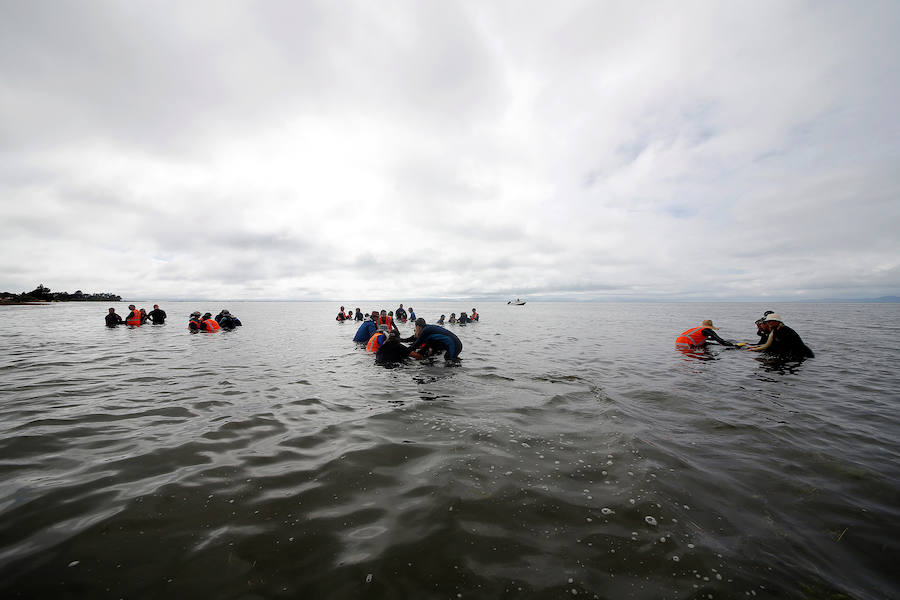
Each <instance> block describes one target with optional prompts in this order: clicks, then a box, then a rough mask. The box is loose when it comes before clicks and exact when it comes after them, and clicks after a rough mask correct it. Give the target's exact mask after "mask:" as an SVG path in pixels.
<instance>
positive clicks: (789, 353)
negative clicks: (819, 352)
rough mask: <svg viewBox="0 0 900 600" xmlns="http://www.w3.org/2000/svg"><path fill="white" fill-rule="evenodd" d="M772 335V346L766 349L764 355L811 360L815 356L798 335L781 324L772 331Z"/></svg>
mask: <svg viewBox="0 0 900 600" xmlns="http://www.w3.org/2000/svg"><path fill="white" fill-rule="evenodd" d="M773 333H774V334H775V338H774V339H773V340H772V345H771V346H769V347H768V348H766V350H765V352H766V353H768V354H777V355H778V356H784V357H787V358H813V357H814V356H815V354H813V351H812V350H811V349H810V347H809V346H807V345H806V344H804V343H803V340H802V339H801V338H800V335H799V334H798V333H797V332H796V331H794V330H793V329H791V328H790V327H788V326H787V325H784V324H782V326H781V327H779V328H778V329H775V330H773Z"/></svg>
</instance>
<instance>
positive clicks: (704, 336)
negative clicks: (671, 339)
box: [675, 319, 736, 348]
mask: <svg viewBox="0 0 900 600" xmlns="http://www.w3.org/2000/svg"><path fill="white" fill-rule="evenodd" d="M718 329H719V328H718V327H714V326H713V322H712V321H710V320H709V319H706V320H705V321H703V322H702V323H700V326H699V327H691V328H690V329H688V330H687V331H685V332H682V334H681V335H679V336H678V337H677V338H675V345H676V346H690V347H692V348H699V347H700V346H704V345H706V342H707V340H713V341H716V342H718V343H720V344H722V345H723V346H735V345H736V344H734V343H732V342H729V341H728V340H725V339H722V338H720V337H719V335H718V334H717V333H716V331H717V330H718Z"/></svg>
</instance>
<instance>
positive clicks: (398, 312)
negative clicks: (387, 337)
mask: <svg viewBox="0 0 900 600" xmlns="http://www.w3.org/2000/svg"><path fill="white" fill-rule="evenodd" d="M394 315H395V316H396V317H397V320H400V319H405V318H406V309H405V308H398V309H397V310H395V311H394Z"/></svg>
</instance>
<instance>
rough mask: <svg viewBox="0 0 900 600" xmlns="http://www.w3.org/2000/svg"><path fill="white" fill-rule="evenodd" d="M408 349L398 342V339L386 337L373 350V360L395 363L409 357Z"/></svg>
mask: <svg viewBox="0 0 900 600" xmlns="http://www.w3.org/2000/svg"><path fill="white" fill-rule="evenodd" d="M409 351H410V349H409V348H408V347H406V346H404V345H403V344H401V343H400V340H398V339H396V338H395V339H388V341H386V342H385V343H383V344H382V345H381V346H379V348H378V351H377V352H375V362H377V363H396V362H400V361H402V360H404V359H406V358H409Z"/></svg>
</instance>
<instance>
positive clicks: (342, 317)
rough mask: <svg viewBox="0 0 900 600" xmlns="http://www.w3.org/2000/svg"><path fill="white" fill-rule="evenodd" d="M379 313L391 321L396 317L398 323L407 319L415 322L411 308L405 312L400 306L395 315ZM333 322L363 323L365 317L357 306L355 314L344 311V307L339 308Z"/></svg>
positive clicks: (389, 312) (414, 312)
mask: <svg viewBox="0 0 900 600" xmlns="http://www.w3.org/2000/svg"><path fill="white" fill-rule="evenodd" d="M381 313H384V314H385V315H386V316H388V317H390V318H391V319H392V320H393V319H394V318H395V316H396V319H397V320H398V321H400V322H401V323H406V321H407V319H408V320H410V321H415V320H416V311H415V309H414V308H413V307H412V306H410V307H409V312H407V311H406V309H405V308H403V305H402V304H401V305H400V307H399V308H397V311H396V313H395V311H393V310H390V311H387V312H385V311H383V310H382V311H381ZM334 320H335V321H337V322H338V323H343V322H344V321H365V320H366V317H365V315H363V312H362V310H360V308H359V307H358V306H357V307H356V312H355V313H354V312H353V311H348V310H344V307H343V306H342V307H341V308H340V310H339V311H338V314H337V316H336V317H335V318H334Z"/></svg>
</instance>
